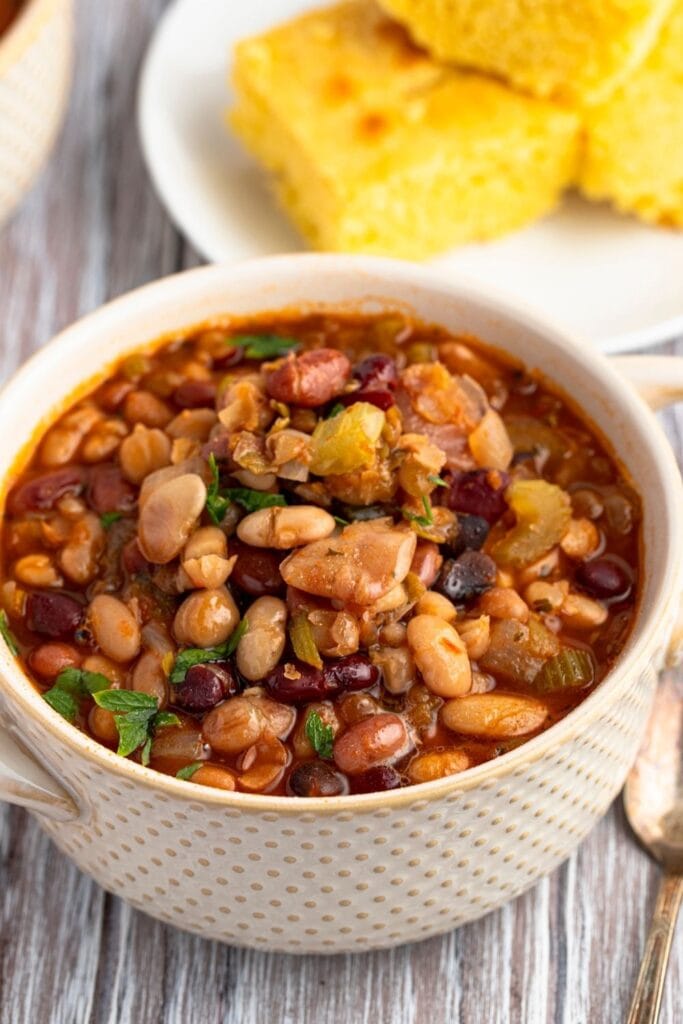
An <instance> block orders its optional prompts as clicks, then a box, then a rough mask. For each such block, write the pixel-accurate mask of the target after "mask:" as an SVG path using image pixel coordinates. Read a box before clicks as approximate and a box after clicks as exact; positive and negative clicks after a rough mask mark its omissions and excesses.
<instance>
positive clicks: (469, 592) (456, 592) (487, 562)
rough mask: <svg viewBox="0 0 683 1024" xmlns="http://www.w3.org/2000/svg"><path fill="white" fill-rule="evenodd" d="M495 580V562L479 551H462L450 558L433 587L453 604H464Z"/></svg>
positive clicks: (489, 587) (483, 591)
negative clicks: (458, 555) (454, 557)
mask: <svg viewBox="0 0 683 1024" xmlns="http://www.w3.org/2000/svg"><path fill="white" fill-rule="evenodd" d="M495 582H496V563H495V562H494V561H493V559H492V558H489V556H488V555H485V554H483V553H482V552H481V551H464V552H463V554H462V555H460V557H459V558H456V559H453V558H450V559H448V560H447V561H446V562H444V564H443V568H442V570H441V572H440V574H439V578H438V580H437V581H436V584H435V589H436V590H438V591H439V592H440V593H442V594H444V595H445V596H446V597H447V598H448V599H449V601H452V602H453V603H454V604H460V605H462V604H466V603H467V602H468V601H471V600H472V599H473V598H475V597H479V595H480V594H483V593H485V592H486V591H487V590H490V589H491V587H492V586H493V585H494V583H495Z"/></svg>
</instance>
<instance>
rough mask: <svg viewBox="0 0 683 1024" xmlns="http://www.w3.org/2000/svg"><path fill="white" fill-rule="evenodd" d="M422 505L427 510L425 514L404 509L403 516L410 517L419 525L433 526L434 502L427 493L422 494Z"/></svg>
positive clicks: (412, 521)
mask: <svg viewBox="0 0 683 1024" xmlns="http://www.w3.org/2000/svg"><path fill="white" fill-rule="evenodd" d="M422 507H423V508H424V510H425V514H424V515H423V516H417V515H415V513H414V512H407V511H406V510H405V509H403V518H404V519H408V520H409V521H410V522H411V523H417V525H418V526H422V527H425V526H433V525H434V514H433V512H432V504H431V502H430V500H429V498H428V497H427V495H426V494H423V495H422Z"/></svg>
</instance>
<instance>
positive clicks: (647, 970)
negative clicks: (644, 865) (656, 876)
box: [627, 873, 683, 1024]
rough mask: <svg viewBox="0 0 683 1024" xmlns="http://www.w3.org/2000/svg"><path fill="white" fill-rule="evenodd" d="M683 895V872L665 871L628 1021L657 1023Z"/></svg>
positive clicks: (630, 1023) (632, 1023) (629, 1022)
mask: <svg viewBox="0 0 683 1024" xmlns="http://www.w3.org/2000/svg"><path fill="white" fill-rule="evenodd" d="M682 898H683V875H672V874H669V873H666V874H665V875H664V876H663V878H662V881H661V882H660V885H659V892H658V893H657V902H656V904H655V911H654V914H653V916H652V924H651V925H650V934H649V935H648V937H647V945H646V946H645V952H644V953H643V959H642V962H641V964H640V973H639V974H638V981H637V982H636V988H635V992H634V993H633V1000H632V1001H631V1010H630V1012H629V1015H628V1021H627V1024H656V1022H657V1020H658V1018H659V1008H660V1005H661V1002H662V992H663V991H664V979H665V977H666V968H667V966H668V963H669V953H670V952H671V942H672V940H673V937H674V930H675V928H676V918H677V917H678V908H679V907H680V905H681V899H682Z"/></svg>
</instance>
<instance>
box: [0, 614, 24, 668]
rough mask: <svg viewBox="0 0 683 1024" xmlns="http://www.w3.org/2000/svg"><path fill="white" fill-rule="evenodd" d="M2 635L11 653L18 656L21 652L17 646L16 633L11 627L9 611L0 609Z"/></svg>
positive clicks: (0, 634)
mask: <svg viewBox="0 0 683 1024" xmlns="http://www.w3.org/2000/svg"><path fill="white" fill-rule="evenodd" d="M0 636H1V637H2V639H3V640H4V641H5V643H6V644H7V646H8V647H9V649H10V651H11V653H12V654H13V655H14V656H15V657H16V656H17V654H18V653H19V648H18V647H17V641H16V640H15V639H14V634H13V633H12V630H11V629H10V628H9V622H8V620H7V612H6V611H4V610H3V611H0Z"/></svg>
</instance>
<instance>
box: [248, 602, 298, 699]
mask: <svg viewBox="0 0 683 1024" xmlns="http://www.w3.org/2000/svg"><path fill="white" fill-rule="evenodd" d="M244 617H245V619H246V620H247V623H248V628H247V632H246V633H245V634H244V636H243V637H242V639H241V640H240V642H239V644H238V645H237V651H236V654H235V661H236V664H237V668H238V669H239V671H240V673H241V674H242V675H243V676H244V678H245V679H249V680H250V681H251V682H257V681H258V680H261V679H265V678H266V676H267V675H269V674H270V673H271V672H272V671H273V669H274V668H275V666H276V665H277V664H278V662H279V661H280V658H281V657H282V652H283V651H284V649H285V643H286V640H287V632H286V624H287V605H286V604H285V602H284V601H282V600H281V599H280V598H279V597H259V598H257V599H256V600H255V601H254V603H253V604H252V605H251V607H250V608H249V609H248V610H247V612H246V613H245V616H244Z"/></svg>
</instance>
